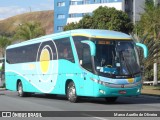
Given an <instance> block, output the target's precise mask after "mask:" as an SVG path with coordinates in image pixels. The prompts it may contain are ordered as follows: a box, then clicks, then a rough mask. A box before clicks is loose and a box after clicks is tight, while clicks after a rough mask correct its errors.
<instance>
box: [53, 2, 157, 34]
mask: <svg viewBox="0 0 160 120" xmlns="http://www.w3.org/2000/svg"><path fill="white" fill-rule="evenodd" d="M155 1H157V0H155ZM144 3H145V0H54V32H55V33H57V32H61V31H63V26H65V25H66V24H67V23H71V22H78V21H79V20H80V19H82V17H83V16H84V15H85V14H92V12H93V11H94V10H95V9H97V8H98V7H99V6H107V7H114V8H116V9H117V10H122V11H124V12H126V13H127V14H128V15H129V17H130V18H131V20H132V21H133V23H135V22H136V21H138V20H139V19H140V13H142V12H143V11H144V10H143V6H144Z"/></svg>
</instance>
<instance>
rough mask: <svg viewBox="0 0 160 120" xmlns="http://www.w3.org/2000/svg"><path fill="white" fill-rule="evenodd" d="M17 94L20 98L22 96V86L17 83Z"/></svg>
mask: <svg viewBox="0 0 160 120" xmlns="http://www.w3.org/2000/svg"><path fill="white" fill-rule="evenodd" d="M18 93H19V95H20V96H21V95H22V85H21V83H19V85H18Z"/></svg>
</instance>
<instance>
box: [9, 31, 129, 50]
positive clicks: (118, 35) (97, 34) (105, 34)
mask: <svg viewBox="0 0 160 120" xmlns="http://www.w3.org/2000/svg"><path fill="white" fill-rule="evenodd" d="M68 36H86V37H94V38H107V39H115V40H116V39H119V40H120V39H121V40H130V39H131V36H129V35H127V34H125V33H122V32H117V31H111V30H100V29H76V30H70V31H64V32H60V33H55V34H50V35H45V36H42V37H39V38H34V39H31V40H28V41H24V42H21V43H17V44H14V45H10V46H8V47H7V49H9V48H14V47H18V46H23V45H28V44H34V43H39V42H43V41H46V40H49V38H50V40H53V39H58V38H63V37H68Z"/></svg>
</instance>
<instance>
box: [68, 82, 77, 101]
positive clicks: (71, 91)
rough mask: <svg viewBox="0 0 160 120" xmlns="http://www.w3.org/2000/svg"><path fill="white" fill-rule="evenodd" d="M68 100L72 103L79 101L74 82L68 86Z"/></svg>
mask: <svg viewBox="0 0 160 120" xmlns="http://www.w3.org/2000/svg"><path fill="white" fill-rule="evenodd" d="M67 98H68V100H69V101H70V102H72V103H76V102H77V101H78V97H77V94H76V87H75V84H74V83H73V82H70V83H69V84H68V86H67Z"/></svg>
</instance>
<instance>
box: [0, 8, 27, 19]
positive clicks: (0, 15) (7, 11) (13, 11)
mask: <svg viewBox="0 0 160 120" xmlns="http://www.w3.org/2000/svg"><path fill="white" fill-rule="evenodd" d="M26 12H29V8H28V9H26V8H22V7H18V6H9V7H0V19H1V20H2V19H6V18H8V17H11V16H15V15H17V14H22V13H26Z"/></svg>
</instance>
